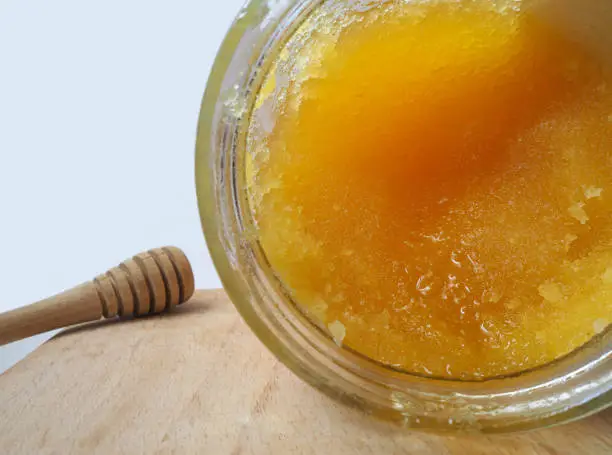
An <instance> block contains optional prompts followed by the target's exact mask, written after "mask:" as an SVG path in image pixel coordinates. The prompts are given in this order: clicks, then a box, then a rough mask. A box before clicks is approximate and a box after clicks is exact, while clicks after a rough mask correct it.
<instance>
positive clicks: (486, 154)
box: [246, 0, 612, 379]
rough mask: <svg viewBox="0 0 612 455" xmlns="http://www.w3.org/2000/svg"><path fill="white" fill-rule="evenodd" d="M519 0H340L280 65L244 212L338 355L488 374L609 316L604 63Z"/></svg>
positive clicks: (610, 200)
mask: <svg viewBox="0 0 612 455" xmlns="http://www.w3.org/2000/svg"><path fill="white" fill-rule="evenodd" d="M523 3H524V2H521V1H516V0H503V1H492V0H464V1H457V0H455V1H451V0H447V1H423V0H421V1H389V2H381V1H376V2H363V1H362V2H350V1H327V2H324V4H323V6H321V7H319V9H317V10H316V11H315V12H314V13H312V14H311V15H310V17H309V18H308V19H306V20H305V22H304V23H303V24H302V25H301V27H300V28H299V29H298V30H297V31H296V32H295V33H294V34H293V35H292V37H291V38H290V39H289V41H288V42H287V43H286V44H285V45H284V47H283V49H281V50H280V51H278V52H277V54H278V56H277V57H276V59H275V62H274V64H273V65H272V66H271V68H270V69H269V70H268V72H267V75H266V77H265V80H264V82H263V84H262V87H261V90H260V92H259V94H258V96H257V100H256V102H255V106H254V108H253V111H252V114H251V120H250V130H249V134H248V139H247V157H246V160H247V163H246V179H247V185H248V194H249V202H250V208H251V211H252V214H253V220H254V223H255V226H256V229H257V238H258V240H259V242H260V244H261V247H262V249H263V252H264V253H265V255H266V257H267V259H268V261H269V263H270V265H271V267H272V269H273V270H274V272H275V274H276V275H277V276H278V278H279V279H280V281H281V282H282V283H283V285H284V286H285V288H286V289H287V290H288V292H289V293H290V295H291V296H292V298H293V300H294V301H295V302H296V304H297V305H299V306H300V307H301V308H303V309H305V310H306V311H307V312H308V313H309V314H310V315H311V317H312V318H313V320H314V321H315V322H317V323H319V324H321V325H322V326H324V327H326V328H327V329H328V330H329V331H330V333H331V335H332V336H333V337H334V338H335V340H336V341H337V342H338V343H339V344H342V345H344V346H345V347H347V348H350V349H352V350H354V351H356V352H359V353H361V354H363V355H365V356H367V357H370V358H371V359H374V360H376V361H379V362H381V363H384V364H387V365H392V366H395V367H397V368H401V369H403V370H406V371H410V372H415V373H420V374H424V375H433V376H442V377H452V378H463V379H482V378H486V377H491V376H497V375H505V374H510V373H515V372H518V371H522V370H525V369H529V368H533V367H537V366H539V365H542V364H545V363H547V362H550V361H552V360H554V359H556V358H559V357H560V356H563V355H565V354H567V353H569V352H571V351H572V350H574V349H576V348H578V347H580V346H581V345H583V344H584V343H585V342H587V341H588V340H590V339H591V338H592V337H593V336H595V335H596V334H598V333H600V332H603V331H604V330H606V328H607V327H608V324H609V323H610V322H611V321H612V77H611V76H610V74H609V71H610V68H608V67H606V66H605V64H604V62H602V61H600V60H599V59H598V56H597V55H595V54H592V53H590V51H589V49H587V48H586V47H584V46H583V45H582V44H581V43H580V42H579V40H574V39H572V36H571V35H570V34H568V33H565V32H564V30H563V29H560V28H559V27H556V26H555V24H551V23H548V22H547V21H546V20H545V18H543V17H540V16H536V15H534V14H531V13H530V12H529V9H528V8H525V7H524V4H523Z"/></svg>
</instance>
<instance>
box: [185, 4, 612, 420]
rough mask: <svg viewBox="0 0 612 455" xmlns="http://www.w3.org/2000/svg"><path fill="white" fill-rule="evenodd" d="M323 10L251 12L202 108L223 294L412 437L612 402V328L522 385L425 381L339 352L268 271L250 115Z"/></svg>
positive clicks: (210, 225) (329, 380)
mask: <svg viewBox="0 0 612 455" xmlns="http://www.w3.org/2000/svg"><path fill="white" fill-rule="evenodd" d="M323 1H324V0H285V1H280V2H275V1H266V0H252V1H250V2H248V3H247V4H246V5H245V6H244V7H243V8H242V10H241V11H240V13H239V14H238V16H237V18H236V20H235V22H234V23H233V25H232V27H231V28H230V30H229V32H228V34H227V35H226V38H225V40H224V42H223V44H222V46H221V49H220V50H219V53H218V55H217V58H216V60H215V64H214V66H213V69H212V71H211V74H210V76H209V80H208V84H207V88H206V92H205V94H204V98H203V101H202V107H201V112H200V120H199V124H198V134H197V146H196V186H197V197H198V205H199V210H200V217H201V222H202V227H203V230H204V234H205V237H206V242H207V244H208V248H209V250H210V253H211V256H212V259H213V262H214V263H215V267H216V268H217V271H218V273H219V275H220V277H221V280H222V282H223V285H224V287H225V289H226V291H227V292H228V294H229V296H230V298H231V300H232V301H233V303H234V305H235V306H236V307H237V309H238V311H239V312H240V313H241V315H242V317H243V318H244V319H245V320H246V322H247V324H249V326H250V327H251V329H252V330H253V331H254V332H255V334H256V335H257V336H258V337H259V338H260V340H261V341H262V342H263V343H264V344H265V345H266V346H267V347H268V349H270V350H271V351H272V352H273V353H274V354H275V355H276V356H277V357H278V358H279V359H280V360H281V362H283V363H284V364H285V365H286V366H288V367H289V368H290V369H291V370H293V371H294V372H295V373H296V374H297V375H298V376H300V377H301V378H302V379H304V380H306V381H307V382H309V383H310V384H311V385H313V386H315V387H316V388H318V389H320V390H322V391H323V392H325V393H327V394H328V395H329V396H331V397H333V398H335V399H338V400H340V401H342V402H344V403H346V404H349V405H351V406H353V407H357V408H359V409H361V410H362V411H366V412H368V413H372V414H375V415H377V416H379V417H382V418H384V419H387V420H392V421H396V422H400V423H401V424H402V425H404V426H406V427H410V428H422V429H437V430H462V431H466V430H469V431H480V432H508V431H516V430H525V429H534V428H540V427H544V426H550V425H554V424H558V423H563V422H568V421H571V420H575V419H578V418H581V417H584V416H586V415H589V414H592V413H595V412H597V411H599V410H601V409H603V408H605V407H607V406H609V405H610V404H612V337H611V336H610V335H611V334H610V330H609V329H608V330H607V331H606V332H605V333H604V334H603V335H601V336H599V337H597V338H595V339H593V340H591V341H590V342H589V343H587V345H585V346H583V347H581V348H579V349H578V350H577V351H574V352H573V353H571V354H569V355H568V356H566V357H564V358H561V359H557V360H556V361H554V362H552V363H550V364H547V365H543V366H541V367H537V368H535V369H533V370H530V371H524V372H521V373H520V374H517V375H512V376H507V377H502V378H500V377H497V378H487V379H485V380H480V381H465V380H456V379H455V380H452V379H448V378H430V377H422V376H419V375H415V374H414V373H410V372H404V371H397V370H394V369H393V368H392V367H388V366H386V365H382V364H378V363H377V362H375V361H373V360H372V359H369V358H365V357H364V356H362V355H360V354H358V353H355V352H351V351H350V350H348V349H345V348H340V347H338V346H337V345H336V344H335V343H334V342H333V340H331V338H330V337H329V336H328V335H327V334H325V333H324V332H323V331H321V330H316V329H315V326H314V325H313V324H312V322H311V321H310V320H309V319H308V318H307V317H306V315H305V314H304V313H303V312H301V311H300V310H299V309H298V308H297V306H296V305H294V304H292V302H291V300H290V298H289V296H288V295H287V294H286V293H284V292H283V289H282V287H281V286H280V285H279V283H278V280H277V279H275V278H274V276H273V274H272V273H271V270H269V267H268V268H267V269H266V267H265V256H264V255H263V253H262V251H261V250H260V248H259V247H258V243H257V240H256V239H254V238H253V236H252V235H249V233H248V232H249V230H248V220H246V219H245V203H246V201H245V195H244V191H242V190H243V189H244V186H243V182H242V181H241V175H242V174H241V154H244V153H246V128H247V126H248V119H249V117H250V113H249V107H250V106H251V105H252V103H253V100H254V97H255V95H256V94H257V90H258V84H260V83H261V80H262V77H263V76H262V75H263V74H265V70H266V65H267V64H269V62H270V60H272V57H273V55H274V50H275V49H278V48H279V46H282V42H283V39H286V37H287V36H288V35H290V34H291V33H292V30H295V28H296V26H297V24H299V23H300V21H302V20H304V18H306V17H307V16H308V15H309V14H310V13H311V12H312V11H313V10H314V9H315V8H316V7H317V6H319V4H321V3H322V2H323ZM242 170H244V169H243V168H242Z"/></svg>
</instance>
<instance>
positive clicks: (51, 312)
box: [0, 247, 195, 346]
mask: <svg viewBox="0 0 612 455" xmlns="http://www.w3.org/2000/svg"><path fill="white" fill-rule="evenodd" d="M194 286H195V285H194V278H193V271H192V269H191V265H190V264H189V260H188V259H187V257H186V256H185V254H184V253H183V252H182V251H181V250H180V249H178V248H175V247H164V248H156V249H154V250H150V251H147V252H145V253H140V254H138V255H136V256H134V257H133V258H131V259H128V260H127V261H124V262H122V263H121V264H120V265H118V266H117V267H114V268H112V269H110V270H109V271H108V272H106V273H104V274H102V275H99V276H98V277H96V278H94V279H93V280H92V281H89V282H87V283H83V284H81V285H79V286H77V287H75V288H73V289H70V290H68V291H65V292H63V293H61V294H58V295H55V296H53V297H50V298H48V299H45V300H41V301H40V302H36V303H33V304H31V305H28V306H25V307H23V308H17V309H15V310H12V311H8V312H6V313H2V314H0V346H1V345H3V344H7V343H11V342H13V341H17V340H20V339H23V338H27V337H30V336H33V335H37V334H39V333H43V332H48V331H50V330H54V329H59V328H62V327H67V326H70V325H74V324H80V323H83V322H90V321H97V320H99V319H101V318H114V317H116V316H119V317H126V316H144V315H147V314H152V313H160V312H163V311H166V310H170V309H172V308H174V307H175V306H177V305H180V304H181V303H183V302H185V301H187V300H189V299H190V298H191V296H192V295H193V292H194Z"/></svg>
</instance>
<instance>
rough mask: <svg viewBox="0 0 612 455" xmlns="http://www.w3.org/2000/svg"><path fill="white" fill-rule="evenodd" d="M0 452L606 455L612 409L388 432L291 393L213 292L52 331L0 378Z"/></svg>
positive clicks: (301, 391) (611, 442) (289, 379)
mask: <svg viewBox="0 0 612 455" xmlns="http://www.w3.org/2000/svg"><path fill="white" fill-rule="evenodd" d="M0 430H1V431H0V453H2V454H7V455H8V454H58V455H65V454H70V453H83V454H103V455H111V454H128V455H137V454H192V453H193V454H206V453H210V454H231V455H237V454H282V455H285V454H293V453H299V454H302V453H303V454H341V455H345V454H362V453H364V454H386V453H392V454H403V453H406V454H440V455H450V454H461V455H464V454H468V455H478V454H483V455H485V454H486V455H502V454H503V455H514V454H526V455H564V454H572V455H575V454H587V455H604V454H605V455H610V454H612V409H609V410H608V411H604V412H603V413H600V414H599V415H598V416H595V417H591V418H589V419H586V420H584V421H581V422H578V423H574V424H570V425H566V426H563V427H557V428H554V429H548V430H542V431H537V432H532V433H526V434H521V435H514V436H495V437H483V436H459V437H448V436H447V437H442V436H435V435H430V434H424V433H418V432H409V431H405V430H404V431H398V430H395V429H393V428H391V427H388V426H387V425H386V424H383V423H381V422H377V421H374V420H372V419H369V418H367V417H365V416H362V415H360V414H358V413H357V412H356V411H353V410H350V409H346V408H344V407H342V406H341V405H338V404H336V403H335V402H332V401H331V400H330V399H328V398H327V397H325V396H323V395H322V394H321V393H319V392H317V391H316V390H314V389H312V388H311V387H310V386H308V385H306V384H304V383H302V382H301V381H300V380H299V379H298V378H296V377H295V376H293V374H292V373H291V372H289V371H288V370H287V369H286V368H285V367H284V366H283V365H282V364H280V363H279V362H278V361H277V360H276V359H275V358H274V357H273V356H272V355H271V354H270V353H269V352H268V351H267V350H266V349H265V347H264V346H263V345H262V344H261V343H260V342H259V340H257V338H255V336H254V335H253V334H252V333H251V332H250V331H249V329H248V327H247V326H246V324H245V323H244V322H243V321H242V320H241V319H240V317H239V316H238V314H237V313H236V311H235V309H234V308H233V306H232V305H231V303H230V302H229V301H228V299H227V297H226V296H225V294H224V293H223V292H222V291H206V292H198V293H197V294H196V296H195V298H194V300H193V301H192V302H190V303H189V304H187V305H185V306H183V307H182V308H179V309H177V310H176V311H175V312H174V313H173V314H169V315H163V316H154V317H151V318H147V319H138V320H132V321H126V322H122V323H112V322H111V323H96V324H93V325H88V326H83V327H79V328H76V329H72V330H69V331H66V332H64V333H62V334H61V335H59V336H57V337H56V338H54V339H53V340H51V341H49V342H47V343H46V344H44V345H43V346H42V347H41V348H39V349H38V350H37V351H35V352H34V353H32V354H31V355H30V356H29V357H27V358H26V359H25V360H23V361H22V362H21V363H19V364H17V365H16V366H15V367H14V368H12V369H11V370H9V371H8V372H6V373H5V374H3V375H1V376H0Z"/></svg>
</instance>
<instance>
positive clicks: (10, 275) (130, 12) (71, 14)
mask: <svg viewBox="0 0 612 455" xmlns="http://www.w3.org/2000/svg"><path fill="white" fill-rule="evenodd" d="M243 1H244V0H172V1H170V0H165V1H158V0H104V1H103V0H88V1H84V0H53V1H49V0H0V252H1V253H0V254H1V256H0V284H1V292H0V311H6V310H10V309H12V308H15V307H18V306H21V305H25V304H28V303H31V302H34V301H36V300H38V299H41V298H44V297H48V296H50V295H52V294H55V293H57V292H60V291H62V290H64V289H67V288H70V287H72V286H74V285H76V284H78V283H80V282H83V281H86V280H89V279H91V278H93V277H94V276H95V275H96V274H98V273H100V272H103V271H105V270H106V269H107V268H109V267H111V266H114V265H116V264H117V263H118V262H120V261H122V260H123V259H126V258H127V257H129V256H131V255H133V254H135V253H138V252H140V251H141V250H146V249H149V248H153V247H157V246H162V245H166V244H172V245H176V246H178V247H181V248H182V249H183V250H184V251H185V252H186V253H187V255H188V257H189V258H190V260H191V262H192V265H193V267H194V272H195V275H196V285H197V287H199V288H213V287H219V286H220V281H219V279H218V277H217V274H216V272H215V270H214V268H213V265H212V263H211V260H210V257H209V255H208V251H207V249H206V245H205V243H204V238H203V235H202V231H201V229H200V222H199V216H198V211H197V204H196V197H195V184H194V147H195V133H196V125H197V117H198V111H199V107H200V102H201V98H202V94H203V92H204V88H205V85H206V79H207V77H208V73H209V71H210V68H211V65H212V63H213V60H214V57H215V53H216V51H217V49H218V47H219V45H220V44H221V41H222V39H223V37H224V34H225V32H226V31H227V29H228V27H229V26H230V24H231V22H232V20H233V17H234V16H235V15H236V13H237V12H238V10H239V9H240V6H241V4H242V3H243ZM49 336H50V335H46V336H39V337H35V338H32V339H29V340H25V341H21V342H18V343H13V344H11V345H8V346H4V347H0V372H2V371H3V370H5V369H6V368H8V367H9V366H10V365H12V364H13V363H14V362H15V361H17V360H19V359H20V358H22V357H23V356H24V355H26V354H27V353H28V352H30V351H31V350H32V349H34V348H35V347H36V346H38V345H39V344H40V343H41V342H42V341H44V340H45V339H47V338H48V337H49Z"/></svg>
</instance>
